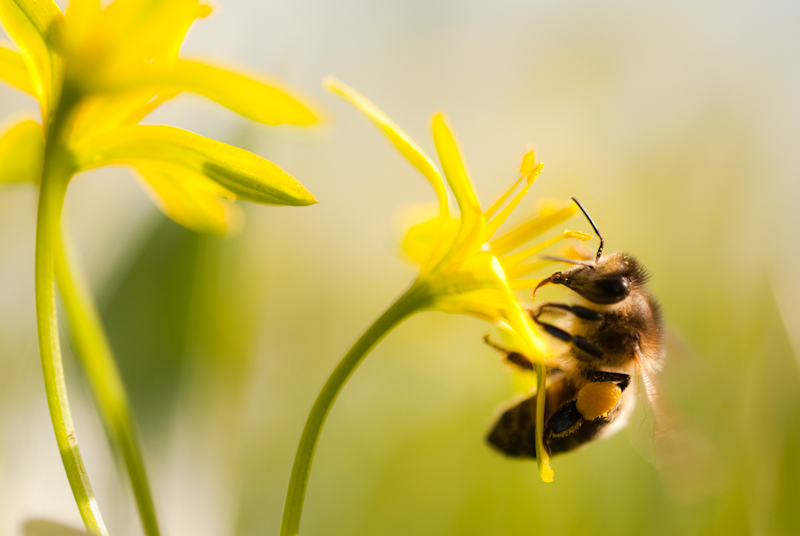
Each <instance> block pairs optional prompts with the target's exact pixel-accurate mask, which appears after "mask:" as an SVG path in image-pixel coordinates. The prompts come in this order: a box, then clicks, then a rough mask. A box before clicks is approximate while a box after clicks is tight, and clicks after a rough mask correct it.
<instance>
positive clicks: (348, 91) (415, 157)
mask: <svg viewBox="0 0 800 536" xmlns="http://www.w3.org/2000/svg"><path fill="white" fill-rule="evenodd" d="M323 85H324V86H325V88H326V89H327V90H329V91H331V92H332V93H335V94H337V95H339V96H341V97H343V98H344V99H345V100H346V101H348V102H349V103H350V104H352V105H353V106H355V107H356V108H358V110H359V111H360V112H361V113H363V114H364V115H366V116H367V117H368V118H369V119H370V120H371V121H372V122H373V123H375V125H376V126H377V127H378V128H379V129H380V130H381V132H383V133H384V134H385V135H386V137H387V138H389V141H390V142H391V143H392V145H394V146H395V148H396V149H397V150H398V151H400V154H402V155H403V156H404V157H406V160H408V161H409V162H411V164H412V165H413V166H414V167H415V168H417V169H418V170H419V172H420V173H422V174H423V175H425V178H427V179H428V182H430V183H431V186H433V189H434V190H435V191H436V197H437V198H438V200H439V214H441V215H442V216H447V215H449V211H448V208H447V192H446V191H445V188H444V181H443V180H442V176H441V174H440V173H439V170H438V168H437V167H436V164H434V163H433V161H432V160H431V159H430V158H429V157H428V155H426V154H425V152H424V151H423V150H422V149H420V148H419V146H418V145H417V144H416V143H414V141H413V140H412V139H411V138H409V137H408V135H407V134H406V133H405V132H403V131H402V130H401V129H400V127H398V126H397V125H396V124H395V123H394V122H393V121H392V120H391V119H389V118H388V117H386V115H384V113H383V112H381V111H380V110H379V109H378V107H377V106H375V105H374V104H373V103H372V102H370V101H369V100H367V98H366V97H364V96H363V95H362V94H360V93H359V92H357V91H356V90H354V89H353V88H351V87H349V86H346V85H345V84H343V83H341V82H339V81H338V80H336V79H335V78H333V77H328V78H326V79H325V80H324V81H323Z"/></svg>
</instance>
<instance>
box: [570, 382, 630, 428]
mask: <svg viewBox="0 0 800 536" xmlns="http://www.w3.org/2000/svg"><path fill="white" fill-rule="evenodd" d="M583 376H584V377H585V378H586V379H587V380H589V381H590V382H591V383H588V384H587V385H586V386H584V387H583V389H581V390H580V392H579V393H578V398H577V404H576V409H577V410H578V411H579V412H580V414H581V415H583V416H584V417H585V418H586V419H588V420H590V421H592V420H594V419H598V418H600V417H606V416H608V414H609V412H611V410H613V409H614V408H615V407H617V405H618V404H619V400H620V398H622V392H623V391H624V390H625V389H626V388H627V387H628V385H629V384H630V382H631V377H630V376H629V375H627V374H623V373H620V372H606V371H604V370H588V371H585V372H584V373H583Z"/></svg>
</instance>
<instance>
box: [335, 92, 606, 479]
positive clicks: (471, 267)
mask: <svg viewBox="0 0 800 536" xmlns="http://www.w3.org/2000/svg"><path fill="white" fill-rule="evenodd" d="M326 86H327V88H328V89H330V90H331V91H333V92H335V93H337V94H339V95H340V96H342V97H344V98H345V99H347V100H348V101H349V102H350V103H352V104H353V105H354V106H356V108H358V109H359V110H360V111H361V112H363V113H364V114H365V115H366V116H367V117H368V118H369V119H371V120H372V122H373V123H375V124H376V125H377V126H378V128H379V129H380V130H381V131H383V133H384V134H385V135H386V136H387V137H388V138H389V140H390V141H391V143H392V144H393V145H394V146H395V147H396V148H397V149H398V150H399V151H400V153H401V154H402V155H403V156H404V157H405V158H406V159H407V160H408V161H409V162H411V164H412V165H414V167H416V168H417V169H418V170H419V171H420V172H421V173H422V174H423V175H424V176H425V177H426V178H427V179H428V181H429V182H430V183H431V185H432V186H433V189H434V191H435V192H436V195H437V197H438V203H439V215H438V216H436V217H435V218H433V219H431V220H428V221H426V222H424V223H421V224H419V225H416V226H414V227H412V228H411V229H410V230H409V231H408V233H407V234H406V237H405V239H404V240H403V249H404V250H405V252H406V253H407V254H408V256H409V257H410V258H411V259H412V260H413V261H415V262H416V263H418V264H419V267H420V270H419V276H418V277H417V279H416V281H415V282H414V284H413V285H412V287H411V290H410V291H409V293H411V294H414V295H415V296H416V299H417V300H418V310H426V309H429V310H439V311H444V312H448V313H462V314H469V315H472V316H475V317H478V318H481V319H483V320H486V321H489V322H492V323H494V324H496V325H498V326H500V327H501V328H503V329H504V330H505V331H506V332H507V333H508V334H510V335H511V336H512V339H513V343H514V346H515V347H516V349H518V350H519V351H521V352H522V353H523V354H524V355H525V356H526V357H527V358H528V359H530V360H531V362H532V363H535V364H536V365H537V368H538V378H539V379H538V385H539V393H540V395H541V396H543V395H544V374H542V364H543V363H544V361H545V360H546V359H547V358H549V357H550V356H551V350H550V348H549V346H548V343H547V341H546V340H545V339H544V338H543V337H542V336H541V334H540V332H539V330H538V329H537V328H536V326H535V324H534V323H533V322H532V320H531V318H530V316H529V314H528V313H527V312H526V310H525V309H524V308H523V306H522V305H521V304H520V302H519V300H518V299H517V297H516V295H515V293H514V291H515V290H519V289H532V288H535V287H536V285H537V284H538V283H539V281H540V280H539V279H523V277H524V276H526V275H528V274H530V273H531V272H533V271H536V270H539V269H542V268H546V267H547V266H548V265H549V264H551V263H552V262H553V261H549V260H538V261H533V262H527V263H526V262H525V261H526V260H528V259H529V258H530V257H532V256H533V255H536V254H537V253H539V252H541V251H542V250H543V249H544V248H546V247H548V246H550V245H552V244H554V243H556V242H558V241H559V240H562V239H565V238H578V239H581V240H587V239H589V238H590V235H587V234H584V233H580V232H577V231H565V232H564V233H562V234H561V235H559V236H557V237H555V238H553V239H550V240H547V241H544V242H540V243H536V244H533V245H529V246H528V247H527V248H524V249H522V248H523V247H524V246H526V245H527V244H529V243H530V242H531V241H532V240H533V239H534V238H536V237H538V236H539V235H541V234H542V233H543V232H545V231H547V230H549V229H551V228H552V227H554V226H555V225H558V224H560V223H561V222H563V221H565V220H566V219H568V218H570V217H571V216H572V215H574V214H575V213H576V211H577V207H576V206H575V205H574V204H565V205H562V206H560V207H558V206H555V205H552V204H551V206H549V207H546V208H545V209H544V210H543V211H542V212H541V213H540V214H539V215H538V216H536V217H534V218H530V219H528V220H526V221H524V222H523V223H521V224H519V225H517V226H516V227H514V228H513V229H511V230H509V231H507V232H506V233H504V234H502V235H500V236H498V237H495V235H496V234H497V231H498V229H499V228H500V226H501V225H502V224H503V223H504V222H505V221H506V219H507V218H508V216H509V215H510V214H511V212H512V211H513V210H514V208H515V207H516V206H517V205H518V203H519V202H520V200H521V199H522V197H523V196H524V195H525V194H526V193H527V191H528V189H529V188H530V186H531V185H532V184H533V182H534V181H535V180H536V177H537V176H538V175H539V173H540V172H541V170H542V164H541V163H536V162H535V158H534V153H533V151H530V152H528V153H527V154H526V155H525V156H524V157H523V160H522V166H521V168H520V174H521V177H520V178H519V180H517V181H516V182H515V183H514V185H513V186H512V187H511V188H510V189H509V190H508V191H506V192H505V193H504V194H503V195H502V196H500V198H499V199H498V200H497V201H496V202H495V203H494V204H493V205H492V206H491V207H489V208H488V209H487V210H486V211H483V210H481V208H480V204H479V203H478V199H477V197H476V195H475V192H474V190H473V188H472V185H471V183H470V179H469V176H468V174H467V171H466V168H465V166H464V162H463V160H462V157H461V154H460V153H459V150H458V146H457V143H456V140H455V138H454V137H453V134H452V133H451V131H450V129H449V128H448V126H447V124H446V123H445V120H444V117H443V116H442V114H437V115H435V116H434V118H433V139H434V142H435V145H436V151H437V153H438V155H439V160H440V162H441V164H442V168H443V169H444V176H445V177H446V179H447V183H448V185H449V186H450V189H451V191H452V192H453V195H454V197H455V199H456V203H457V205H458V215H457V216H456V215H454V214H453V212H454V211H453V210H451V207H450V206H449V203H448V199H447V192H446V190H445V186H444V181H443V180H442V176H441V174H440V173H439V170H438V169H437V167H436V164H434V163H433V161H432V160H431V159H430V158H429V157H428V156H427V155H426V154H425V153H424V152H423V151H422V150H421V149H420V148H419V147H418V146H417V145H416V144H415V143H414V142H413V141H412V140H411V139H409V138H408V136H407V135H406V134H405V133H404V132H403V131H402V130H400V128H399V127H398V126H397V125H395V124H394V123H393V122H392V121H391V120H390V119H389V118H387V117H386V116H385V115H383V113H382V112H381V111H380V110H378V108H376V107H375V106H374V105H373V104H372V103H371V102H369V101H368V100H367V99H365V98H364V97H363V96H362V95H360V94H359V93H357V92H356V91H354V90H353V89H351V88H349V87H347V86H345V85H344V84H342V83H340V82H338V81H336V80H333V79H328V80H327V81H326ZM520 185H521V188H520ZM517 189H519V191H517ZM515 191H517V192H516V194H515V193H514V192H515ZM539 409H541V410H542V411H543V410H544V403H543V400H540V404H539ZM543 415H544V414H543V412H540V414H539V416H538V419H539V421H541V420H542V419H543ZM542 428H543V427H542V422H537V431H539V437H538V438H537V446H538V447H539V448H538V449H537V452H540V453H545V450H544V449H543V448H541V432H540V431H541V430H542ZM538 463H539V472H540V475H541V477H542V479H543V480H545V481H550V480H552V470H551V469H550V467H549V465H548V460H547V456H546V454H545V455H542V456H539V458H538Z"/></svg>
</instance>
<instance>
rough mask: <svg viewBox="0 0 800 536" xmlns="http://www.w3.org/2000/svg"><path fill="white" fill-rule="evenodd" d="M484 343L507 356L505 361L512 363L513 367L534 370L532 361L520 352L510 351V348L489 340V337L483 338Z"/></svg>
mask: <svg viewBox="0 0 800 536" xmlns="http://www.w3.org/2000/svg"><path fill="white" fill-rule="evenodd" d="M483 342H485V343H486V344H488V345H489V346H491V347H492V348H494V349H495V350H498V351H500V352H503V353H504V354H505V360H506V361H508V362H509V363H511V364H512V365H514V366H516V367H519V368H521V369H523V370H533V363H531V361H530V359H528V358H527V357H525V356H524V355H522V354H521V353H519V352H515V351H513V350H509V349H508V348H503V347H502V346H500V345H499V344H497V343H495V342H493V341H492V339H490V338H489V335H484V336H483Z"/></svg>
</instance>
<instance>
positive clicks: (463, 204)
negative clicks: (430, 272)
mask: <svg viewBox="0 0 800 536" xmlns="http://www.w3.org/2000/svg"><path fill="white" fill-rule="evenodd" d="M433 141H434V143H435V144H436V152H437V153H438V154H439V160H440V161H441V163H442V168H443V169H444V176H445V177H446V178H447V183H448V184H449V185H450V189H451V190H452V191H453V195H454V196H455V198H456V202H457V203H458V208H459V211H460V212H461V227H460V228H459V231H458V237H457V238H456V241H455V243H454V244H453V248H452V250H451V252H449V253H448V254H447V256H446V259H447V262H453V263H454V264H455V265H456V266H457V265H458V264H459V263H461V262H462V261H463V260H464V259H466V258H467V257H469V256H470V255H473V254H474V253H476V252H477V251H478V250H479V249H480V248H481V246H482V245H483V243H484V242H485V240H486V233H485V229H486V222H485V220H484V218H483V213H482V212H481V207H480V205H479V204H478V198H477V197H475V191H474V190H473V189H472V184H471V183H470V180H469V177H468V176H467V170H466V169H465V167H464V163H463V162H462V160H461V154H460V153H459V151H458V146H457V144H456V140H455V138H454V137H453V134H452V132H450V129H449V128H448V127H447V124H446V123H445V121H444V117H443V116H442V114H436V115H435V116H434V117H433Z"/></svg>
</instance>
